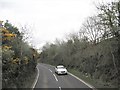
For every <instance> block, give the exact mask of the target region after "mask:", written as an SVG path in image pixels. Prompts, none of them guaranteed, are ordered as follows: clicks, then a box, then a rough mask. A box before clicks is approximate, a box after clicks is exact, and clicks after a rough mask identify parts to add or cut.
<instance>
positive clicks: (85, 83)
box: [68, 72, 97, 90]
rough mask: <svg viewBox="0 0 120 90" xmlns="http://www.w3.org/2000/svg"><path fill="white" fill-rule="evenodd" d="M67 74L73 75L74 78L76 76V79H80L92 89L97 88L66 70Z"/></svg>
mask: <svg viewBox="0 0 120 90" xmlns="http://www.w3.org/2000/svg"><path fill="white" fill-rule="evenodd" d="M68 74H69V75H71V76H73V77H74V78H76V79H77V80H79V81H81V82H82V83H84V84H85V85H87V86H88V87H90V88H92V89H93V90H97V89H95V87H93V86H92V85H90V84H88V83H86V82H85V81H83V80H82V79H80V78H78V77H77V76H75V75H73V74H72V73H70V72H68Z"/></svg>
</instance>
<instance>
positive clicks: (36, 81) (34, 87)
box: [32, 66, 39, 90]
mask: <svg viewBox="0 0 120 90" xmlns="http://www.w3.org/2000/svg"><path fill="white" fill-rule="evenodd" d="M38 78H39V69H38V66H37V76H36V79H35V82H34V84H33V86H32V88H33V89H34V88H35V85H36V84H37V81H38ZM33 89H32V90H33Z"/></svg>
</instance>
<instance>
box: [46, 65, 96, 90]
mask: <svg viewBox="0 0 120 90" xmlns="http://www.w3.org/2000/svg"><path fill="white" fill-rule="evenodd" d="M48 65H50V64H48ZM50 66H52V65H50ZM52 67H55V66H52ZM68 74H69V75H71V76H73V77H74V78H76V79H78V80H79V81H81V82H82V83H84V84H85V85H87V86H88V87H90V88H92V89H93V90H97V89H96V88H95V87H94V86H92V85H90V84H88V83H86V82H85V81H83V80H82V79H80V78H78V77H77V76H75V75H73V74H72V73H70V72H68Z"/></svg>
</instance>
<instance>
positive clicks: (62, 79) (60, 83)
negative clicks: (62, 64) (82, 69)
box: [35, 64, 93, 90]
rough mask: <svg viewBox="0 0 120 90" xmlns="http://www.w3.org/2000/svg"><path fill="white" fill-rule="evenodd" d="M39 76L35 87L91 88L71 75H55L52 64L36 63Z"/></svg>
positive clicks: (86, 89)
mask: <svg viewBox="0 0 120 90" xmlns="http://www.w3.org/2000/svg"><path fill="white" fill-rule="evenodd" d="M38 69H39V77H38V80H37V83H36V85H35V88H56V89H57V90H65V89H67V88H69V89H70V88H71V90H75V89H77V90H78V89H79V90H93V89H91V88H90V87H88V86H87V85H86V84H84V83H83V82H81V81H80V80H78V79H76V78H75V77H73V76H72V75H70V74H68V75H57V74H56V73H55V69H54V67H53V66H50V65H47V64H38Z"/></svg>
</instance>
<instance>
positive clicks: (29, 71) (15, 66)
mask: <svg viewBox="0 0 120 90" xmlns="http://www.w3.org/2000/svg"><path fill="white" fill-rule="evenodd" d="M0 32H1V36H2V37H1V38H0V41H2V44H1V45H0V48H1V50H2V51H1V52H2V54H1V56H0V57H2V59H0V62H2V63H1V64H2V88H3V89H4V88H30V87H31V82H32V83H33V81H34V78H35V74H36V73H35V72H36V65H37V55H38V53H37V51H36V50H35V49H34V48H33V47H31V46H30V45H28V43H27V42H26V41H25V40H26V39H25V38H24V33H23V32H20V31H19V29H18V28H17V27H15V26H13V25H12V24H11V23H9V22H8V21H6V22H3V21H0ZM0 76H1V75H0ZM30 79H32V81H31V82H30ZM29 84H30V85H29Z"/></svg>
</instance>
